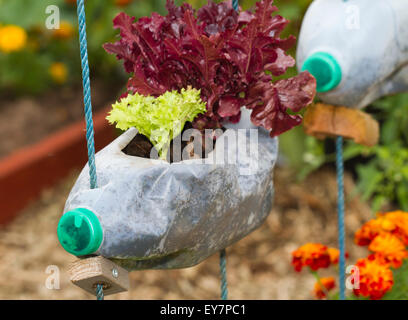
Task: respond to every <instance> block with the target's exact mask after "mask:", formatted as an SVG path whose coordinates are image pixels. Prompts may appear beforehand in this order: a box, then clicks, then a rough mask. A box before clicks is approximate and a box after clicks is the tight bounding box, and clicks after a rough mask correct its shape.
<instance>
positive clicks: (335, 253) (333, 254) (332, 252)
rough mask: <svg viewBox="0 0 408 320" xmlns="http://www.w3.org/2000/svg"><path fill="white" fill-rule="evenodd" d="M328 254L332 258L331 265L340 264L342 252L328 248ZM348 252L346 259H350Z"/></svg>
mask: <svg viewBox="0 0 408 320" xmlns="http://www.w3.org/2000/svg"><path fill="white" fill-rule="evenodd" d="M327 252H328V253H329V256H330V263H331V264H338V263H339V258H340V250H339V249H336V248H328V249H327ZM348 256H349V255H348V252H346V253H345V257H346V258H348Z"/></svg>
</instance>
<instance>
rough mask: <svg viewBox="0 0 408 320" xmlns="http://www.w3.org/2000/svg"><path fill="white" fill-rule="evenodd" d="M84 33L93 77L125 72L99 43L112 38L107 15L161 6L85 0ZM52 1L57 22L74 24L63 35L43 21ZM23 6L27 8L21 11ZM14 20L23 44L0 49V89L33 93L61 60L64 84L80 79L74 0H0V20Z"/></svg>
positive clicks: (159, 3)
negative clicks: (70, 0) (22, 33)
mask: <svg viewBox="0 0 408 320" xmlns="http://www.w3.org/2000/svg"><path fill="white" fill-rule="evenodd" d="M85 4H86V5H85V7H86V8H85V9H86V17H87V34H88V54H89V63H90V67H91V75H92V76H93V77H95V76H96V77H104V79H105V81H106V82H109V81H112V82H113V81H115V79H118V78H119V77H122V79H123V82H124V83H125V81H126V76H125V75H124V73H123V71H122V70H121V66H120V64H118V63H117V62H116V61H115V58H114V57H112V56H110V55H107V54H106V53H105V51H104V50H103V48H102V44H103V43H105V42H109V41H112V40H114V38H115V35H116V31H115V30H114V29H113V28H112V19H113V18H114V17H115V16H116V14H118V13H119V12H120V11H126V12H128V13H129V14H130V15H132V16H136V17H141V16H145V15H149V14H150V13H151V12H152V11H155V10H156V11H157V10H159V11H162V10H163V8H164V2H163V1H141V0H133V1H132V2H131V4H129V5H128V6H126V7H120V6H117V5H115V1H114V0H106V1H100V0H87V1H86V3H85ZM49 5H56V6H58V8H59V11H60V20H61V22H67V23H68V24H69V25H71V26H72V28H73V33H72V35H71V36H69V37H67V38H63V39H58V38H57V37H54V35H53V32H54V30H48V29H47V28H46V26H45V22H46V19H47V17H48V16H49V14H46V8H47V6H49ZM22 12H23V13H24V12H25V13H27V14H22ZM8 24H11V25H17V26H20V27H22V28H24V30H25V31H26V33H27V35H28V40H27V45H26V46H25V48H24V49H23V50H21V51H19V52H13V53H7V54H6V53H2V52H0V70H1V72H0V92H3V93H8V94H37V93H41V92H43V91H45V90H47V89H49V88H50V87H52V86H54V85H56V84H55V81H54V80H53V78H52V76H51V74H50V67H51V65H52V64H53V63H55V62H61V63H63V64H64V65H65V66H66V68H67V70H68V78H67V79H66V84H67V85H71V84H72V83H80V81H81V80H80V79H81V63H80V57H79V43H78V27H77V24H78V22H77V16H76V4H75V3H73V4H69V3H68V2H66V1H65V0H41V1H27V0H13V1H10V0H0V26H2V25H3V26H4V25H8Z"/></svg>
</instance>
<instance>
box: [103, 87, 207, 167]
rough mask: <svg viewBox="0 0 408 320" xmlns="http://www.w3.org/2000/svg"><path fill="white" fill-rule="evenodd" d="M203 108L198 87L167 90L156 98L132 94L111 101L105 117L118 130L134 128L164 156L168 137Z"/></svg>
mask: <svg viewBox="0 0 408 320" xmlns="http://www.w3.org/2000/svg"><path fill="white" fill-rule="evenodd" d="M206 109H207V108H206V104H205V103H204V102H203V101H202V100H201V98H200V90H197V89H190V88H189V89H182V90H181V92H177V91H167V92H165V93H164V94H163V95H161V96H159V97H157V98H155V97H152V96H143V95H140V94H138V93H135V94H129V95H128V96H127V97H126V98H122V99H121V100H120V101H118V102H116V103H115V104H113V105H112V110H111V111H110V113H109V116H107V118H106V119H108V121H109V122H110V123H111V124H114V123H116V127H117V128H119V129H121V130H127V129H129V128H131V127H135V128H136V129H137V130H138V131H139V133H141V134H143V135H144V136H146V137H147V138H148V139H149V140H150V142H151V143H152V144H153V146H154V147H155V148H156V150H157V151H158V152H159V156H160V158H161V159H166V156H167V151H168V149H169V146H170V142H171V140H172V139H173V138H174V137H177V136H178V135H179V134H180V133H181V131H182V130H183V128H184V125H185V124H186V122H187V121H190V122H192V121H193V120H194V118H195V117H196V116H197V115H198V114H200V113H205V112H206Z"/></svg>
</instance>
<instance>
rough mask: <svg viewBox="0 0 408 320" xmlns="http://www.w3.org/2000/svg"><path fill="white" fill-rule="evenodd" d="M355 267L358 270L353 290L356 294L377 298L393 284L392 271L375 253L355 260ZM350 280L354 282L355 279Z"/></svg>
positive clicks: (372, 298)
mask: <svg viewBox="0 0 408 320" xmlns="http://www.w3.org/2000/svg"><path fill="white" fill-rule="evenodd" d="M356 267H357V268H358V271H359V283H358V288H356V289H354V290H353V291H354V294H355V295H356V296H360V295H361V296H363V297H369V298H370V299H371V300H378V299H381V298H382V297H383V296H384V294H385V293H387V292H388V291H389V290H390V289H391V288H392V286H393V284H394V279H393V274H392V271H391V269H390V268H389V265H388V264H385V263H383V262H382V260H381V259H378V257H377V256H376V255H370V256H369V257H368V258H364V259H359V260H357V263H356ZM352 273H354V272H353V271H352ZM351 282H352V283H353V284H355V279H352V280H351Z"/></svg>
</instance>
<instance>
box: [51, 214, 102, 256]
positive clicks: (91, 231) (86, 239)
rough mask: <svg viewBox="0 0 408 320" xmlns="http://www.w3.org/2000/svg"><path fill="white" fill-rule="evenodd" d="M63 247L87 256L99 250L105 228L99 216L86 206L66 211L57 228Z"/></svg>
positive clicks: (78, 254)
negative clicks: (103, 228)
mask: <svg viewBox="0 0 408 320" xmlns="http://www.w3.org/2000/svg"><path fill="white" fill-rule="evenodd" d="M57 234H58V240H59V242H60V243H61V245H62V247H63V248H64V249H65V250H66V251H68V252H69V253H71V254H73V255H75V256H85V255H88V254H92V253H94V252H95V251H97V250H98V249H99V247H100V245H101V243H102V239H103V230H102V226H101V223H100V222H99V219H98V218H97V216H96V215H95V214H94V213H93V212H92V211H90V210H88V209H85V208H77V209H75V210H72V211H68V212H67V213H65V214H64V215H63V216H62V217H61V219H60V221H59V223H58V228H57Z"/></svg>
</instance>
